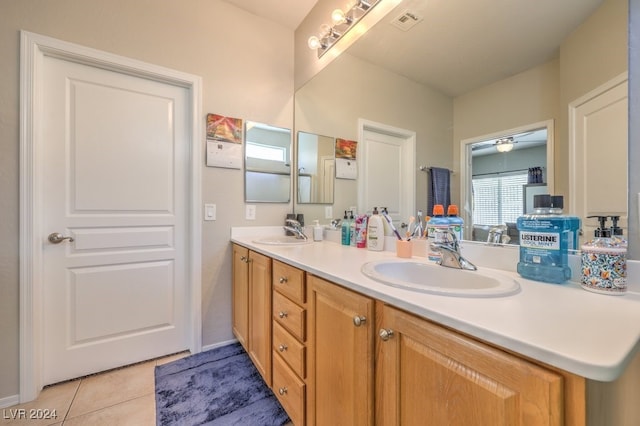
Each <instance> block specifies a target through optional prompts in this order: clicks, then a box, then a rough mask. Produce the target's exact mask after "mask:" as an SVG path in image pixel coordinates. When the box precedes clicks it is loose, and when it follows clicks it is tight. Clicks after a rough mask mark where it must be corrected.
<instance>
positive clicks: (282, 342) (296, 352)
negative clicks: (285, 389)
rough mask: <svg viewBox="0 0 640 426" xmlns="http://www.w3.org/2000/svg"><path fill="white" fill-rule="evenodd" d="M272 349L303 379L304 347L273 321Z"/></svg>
mask: <svg viewBox="0 0 640 426" xmlns="http://www.w3.org/2000/svg"><path fill="white" fill-rule="evenodd" d="M273 351H274V352H277V353H278V354H280V356H281V357H282V359H284V360H285V362H286V363H287V364H289V367H291V369H292V370H293V371H294V372H295V373H296V374H297V375H298V376H300V377H301V378H303V379H304V377H305V359H306V358H305V353H306V348H305V346H304V345H303V344H302V343H300V342H298V341H297V340H296V339H295V338H294V337H293V336H292V335H291V334H289V332H288V331H287V330H285V329H284V328H282V326H280V324H278V323H277V322H274V323H273Z"/></svg>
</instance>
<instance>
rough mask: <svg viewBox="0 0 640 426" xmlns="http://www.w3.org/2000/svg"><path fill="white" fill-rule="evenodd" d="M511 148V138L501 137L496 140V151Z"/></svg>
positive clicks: (507, 150) (504, 150)
mask: <svg viewBox="0 0 640 426" xmlns="http://www.w3.org/2000/svg"><path fill="white" fill-rule="evenodd" d="M512 149H513V138H512V137H508V138H502V139H498V140H497V141H496V150H498V152H509V151H511V150H512Z"/></svg>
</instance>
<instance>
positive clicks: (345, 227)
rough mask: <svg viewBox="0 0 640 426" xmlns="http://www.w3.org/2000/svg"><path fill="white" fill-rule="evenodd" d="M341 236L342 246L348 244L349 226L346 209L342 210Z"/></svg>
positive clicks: (349, 236) (349, 237)
mask: <svg viewBox="0 0 640 426" xmlns="http://www.w3.org/2000/svg"><path fill="white" fill-rule="evenodd" d="M341 237H342V245H343V246H348V245H350V242H351V229H350V227H349V217H348V216H347V211H346V210H345V211H344V218H343V219H342V228H341Z"/></svg>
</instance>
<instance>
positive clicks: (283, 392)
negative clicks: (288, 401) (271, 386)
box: [278, 388, 288, 395]
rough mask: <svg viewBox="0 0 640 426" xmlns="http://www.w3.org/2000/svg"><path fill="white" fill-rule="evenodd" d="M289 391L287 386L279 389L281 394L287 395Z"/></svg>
mask: <svg viewBox="0 0 640 426" xmlns="http://www.w3.org/2000/svg"><path fill="white" fill-rule="evenodd" d="M287 392H288V390H287V388H280V389H278V393H279V394H280V395H286V393H287Z"/></svg>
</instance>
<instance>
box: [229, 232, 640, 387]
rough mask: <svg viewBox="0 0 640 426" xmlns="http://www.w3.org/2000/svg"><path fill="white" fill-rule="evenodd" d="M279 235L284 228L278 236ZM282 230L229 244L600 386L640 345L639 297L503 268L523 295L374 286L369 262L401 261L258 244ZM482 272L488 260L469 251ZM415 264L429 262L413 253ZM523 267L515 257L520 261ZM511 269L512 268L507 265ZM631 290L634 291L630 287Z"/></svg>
mask: <svg viewBox="0 0 640 426" xmlns="http://www.w3.org/2000/svg"><path fill="white" fill-rule="evenodd" d="M278 230H280V231H278ZM278 233H281V228H278V227H260V228H258V227H256V228H233V229H232V231H231V241H232V242H235V243H238V244H241V245H243V246H245V247H248V248H250V249H252V250H255V251H257V252H259V253H262V254H265V255H268V256H270V257H272V258H274V259H278V260H281V261H283V262H286V263H288V264H291V265H293V266H296V267H298V268H301V269H303V270H305V271H307V272H310V273H313V274H315V275H317V276H319V277H322V278H325V279H327V280H329V281H332V282H335V283H337V284H340V285H342V286H344V287H347V288H350V289H352V290H354V291H357V292H359V293H362V294H365V295H367V296H371V297H373V298H375V299H378V300H381V301H383V302H386V303H389V304H391V305H394V306H396V307H398V308H401V309H404V310H406V311H409V312H412V313H414V314H417V315H419V316H421V317H424V318H427V319H429V320H432V321H435V322H437V323H440V324H442V325H445V326H447V327H450V328H453V329H455V330H458V331H460V332H463V333H466V334H469V335H471V336H474V337H476V338H478V339H481V340H484V341H486V342H489V343H492V344H495V345H497V346H500V347H503V348H505V349H508V350H511V351H513V352H516V353H519V354H521V355H524V356H527V357H530V358H533V359H536V360H539V361H541V362H543V363H546V364H549V365H552V366H555V367H558V368H561V369H563V370H566V371H569V372H571V373H574V374H577V375H580V376H584V377H586V378H588V379H593V380H599V381H612V380H615V379H616V378H617V377H619V376H620V375H621V374H622V372H623V371H624V369H625V368H626V366H627V364H628V363H629V362H630V361H631V359H632V358H633V357H634V356H635V353H636V351H637V350H638V348H639V347H640V294H639V293H637V292H635V291H629V292H628V293H627V294H626V295H624V296H608V295H601V294H596V293H591V292H588V291H585V290H583V289H582V288H581V287H580V286H579V285H578V284H576V283H574V282H569V283H565V284H561V285H558V284H546V283H541V282H537V281H530V280H526V279H523V278H522V277H520V276H519V275H518V274H517V273H515V272H513V270H514V269H515V262H512V261H510V264H512V265H513V268H511V270H507V271H504V270H503V271H502V273H504V274H507V275H510V276H512V277H513V278H515V279H516V280H517V281H518V282H519V283H520V286H521V291H520V292H519V293H518V294H515V295H512V296H506V297H495V298H466V297H450V296H440V295H433V294H427V293H418V292H414V291H409V290H404V289H401V288H396V287H391V286H388V285H385V284H382V283H380V282H377V281H374V280H372V279H370V278H368V277H366V276H365V275H363V274H362V273H361V272H360V268H361V266H362V265H363V264H364V263H366V262H370V261H375V260H381V259H392V258H393V259H395V258H396V256H395V253H393V252H391V251H383V252H373V251H369V250H366V249H358V248H355V247H349V246H342V245H340V244H336V243H334V242H331V241H326V240H325V241H322V242H313V243H311V244H306V245H295V246H278V245H265V244H259V243H255V242H254V240H255V239H257V238H259V237H262V236H266V235H277V234H278ZM481 250H482V252H483V255H485V256H486V255H488V256H487V258H490V257H493V258H500V257H501V258H503V259H509V260H512V259H513V252H516V253H517V250H511V251H505V249H504V248H501V247H489V246H484V245H482V246H481ZM463 253H464V254H465V256H466V257H467V258H468V259H469V260H470V261H472V262H474V263H476V265H478V266H479V267H480V268H482V267H484V266H483V263H482V262H480V261H479V260H477V259H476V258H474V257H472V255H471V254H467V253H466V252H463ZM414 259H415V260H419V261H425V262H427V259H425V258H423V257H417V256H414ZM516 262H517V260H516ZM506 269H509V268H506ZM631 287H632V288H633V289H635V288H636V286H631Z"/></svg>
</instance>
